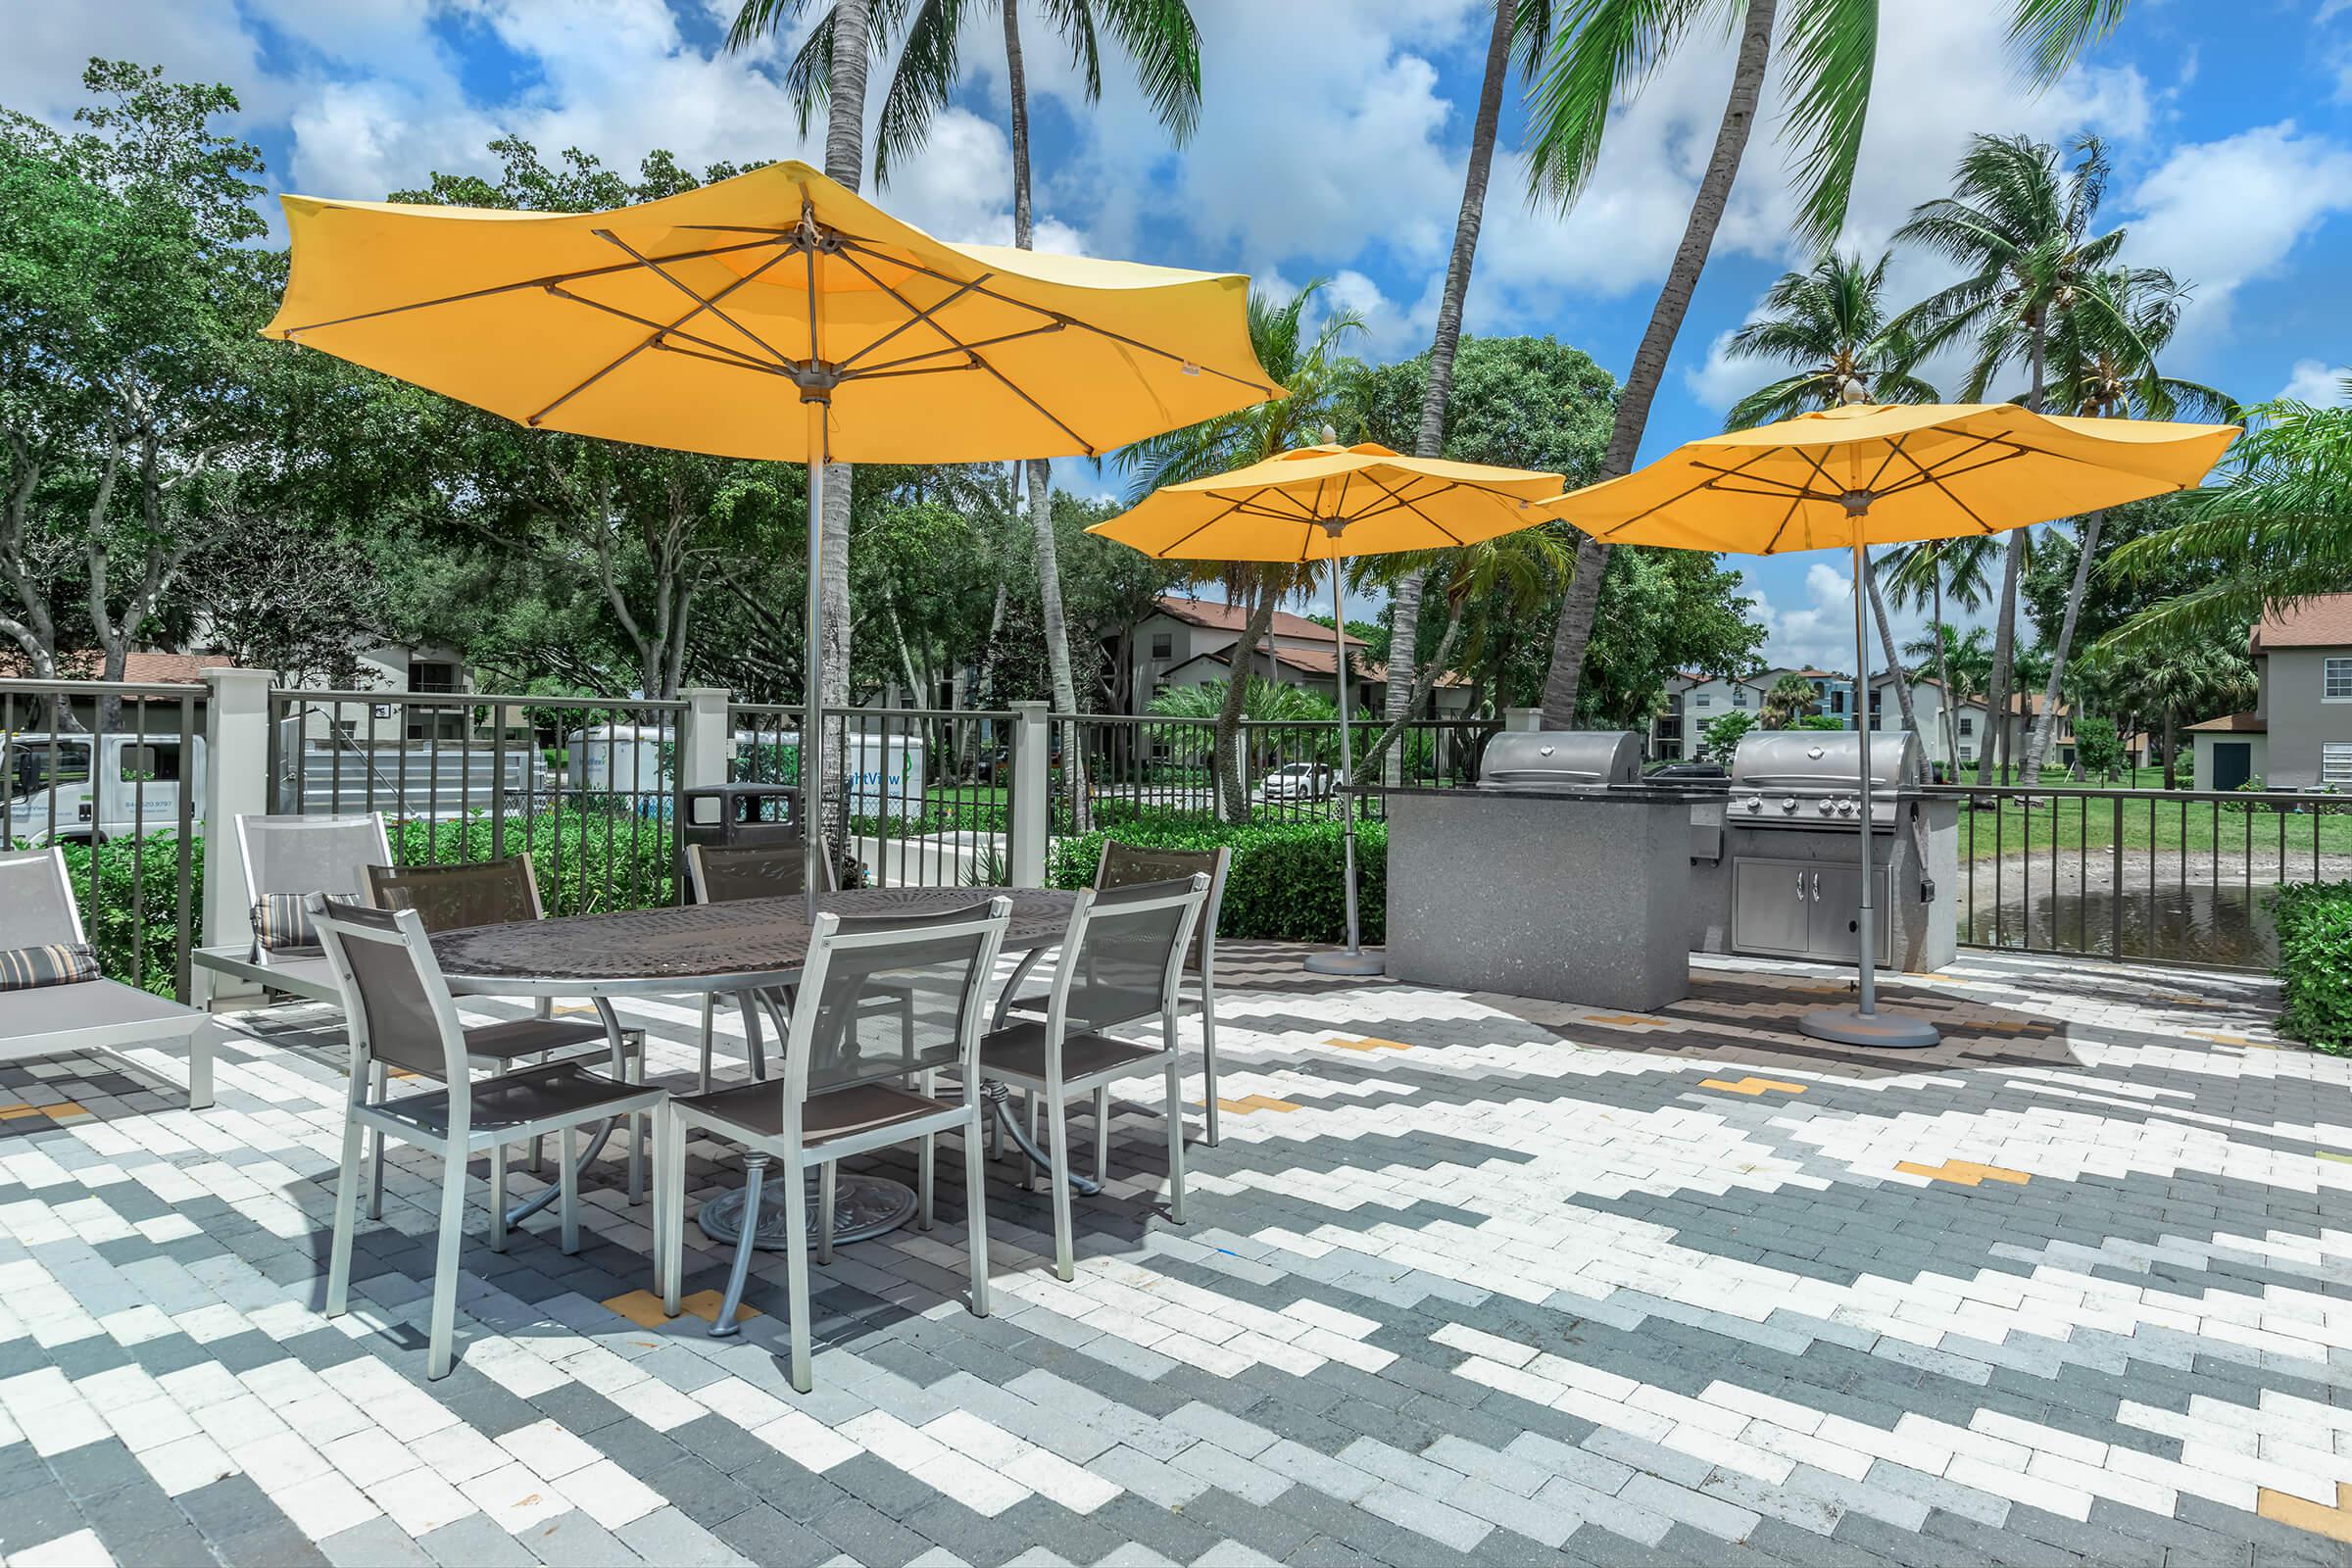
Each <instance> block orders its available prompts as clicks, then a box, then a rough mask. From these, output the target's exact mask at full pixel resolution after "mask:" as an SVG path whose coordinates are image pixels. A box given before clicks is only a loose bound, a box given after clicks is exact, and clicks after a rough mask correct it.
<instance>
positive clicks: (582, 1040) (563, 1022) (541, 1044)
mask: <svg viewBox="0 0 2352 1568" xmlns="http://www.w3.org/2000/svg"><path fill="white" fill-rule="evenodd" d="M608 1044H610V1041H609V1040H608V1038H607V1036H606V1034H605V1026H604V1025H603V1024H602V1023H600V1022H598V1021H597V1020H595V1019H593V1018H511V1019H508V1020H507V1021H506V1022H504V1023H485V1024H477V1025H475V1026H474V1027H473V1028H471V1029H468V1030H466V1055H468V1056H470V1057H472V1058H473V1059H474V1060H476V1061H514V1060H515V1059H516V1058H517V1057H521V1056H535V1055H537V1054H539V1053H540V1052H542V1051H568V1050H570V1049H571V1048H572V1047H574V1046H604V1045H608Z"/></svg>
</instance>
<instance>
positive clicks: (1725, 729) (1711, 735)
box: [1698, 709, 1756, 767]
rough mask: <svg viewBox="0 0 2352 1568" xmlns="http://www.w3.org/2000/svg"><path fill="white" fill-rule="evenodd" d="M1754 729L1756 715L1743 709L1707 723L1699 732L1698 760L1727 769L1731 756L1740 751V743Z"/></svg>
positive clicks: (1719, 716)
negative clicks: (1719, 763)
mask: <svg viewBox="0 0 2352 1568" xmlns="http://www.w3.org/2000/svg"><path fill="white" fill-rule="evenodd" d="M1755 727H1756V715H1755V714H1754V713H1752V712H1750V711H1747V710H1745V709H1735V710H1734V711H1731V712H1729V713H1724V714H1720V715H1718V716H1717V717H1715V718H1711V719H1709V720H1708V721H1707V727H1706V728H1705V729H1703V730H1701V731H1699V742H1698V757H1699V760H1701V761H1707V762H1721V763H1722V764H1723V765H1724V766H1726V767H1729V766H1731V763H1732V755H1733V754H1734V753H1735V752H1737V751H1739V750H1740V740H1741V739H1742V738H1744V737H1745V736H1746V734H1747V732H1748V731H1749V730H1752V729H1754V728H1755Z"/></svg>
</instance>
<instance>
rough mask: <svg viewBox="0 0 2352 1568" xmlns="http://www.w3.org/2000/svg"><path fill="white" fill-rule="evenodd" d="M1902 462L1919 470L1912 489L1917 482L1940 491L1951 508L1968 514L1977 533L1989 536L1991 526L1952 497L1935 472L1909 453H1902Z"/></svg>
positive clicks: (1956, 498)
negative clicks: (1917, 479)
mask: <svg viewBox="0 0 2352 1568" xmlns="http://www.w3.org/2000/svg"><path fill="white" fill-rule="evenodd" d="M1903 461H1904V462H1906V463H1908V464H1910V465H1911V466H1912V467H1914V468H1917V469H1918V470H1919V481H1918V482H1915V483H1914V484H1913V485H1912V488H1914V489H1916V488H1918V483H1919V482H1924V483H1927V484H1932V485H1934V486H1935V487H1936V489H1938V490H1940V491H1942V492H1943V498H1944V499H1945V500H1946V501H1949V502H1950V503H1951V504H1952V505H1953V506H1955V507H1958V508H1959V509H1960V510H1961V511H1962V512H1965V513H1967V514H1968V520H1969V521H1971V522H1973V523H1975V524H1976V525H1977V527H1978V529H1979V531H1981V532H1984V533H1987V534H1989V533H1991V532H1993V531H1994V530H1993V526H1992V524H1991V523H1988V522H1986V521H1985V519H1984V518H1983V517H1980V516H1978V515H1977V509H1976V508H1974V507H1972V506H1970V505H1969V504H1968V503H1967V502H1965V501H1963V500H1961V499H1960V498H1959V497H1958V496H1957V495H1954V494H1953V493H1952V488H1951V486H1949V485H1947V484H1945V483H1944V482H1943V480H1942V479H1941V478H1940V477H1938V476H1937V475H1936V472H1935V471H1934V470H1933V469H1931V468H1929V466H1927V465H1926V464H1924V463H1922V462H1920V461H1919V459H1917V458H1915V457H1913V456H1912V455H1911V454H1910V453H1908V452H1906V453H1904V454H1903ZM1994 461H1995V462H2001V461H2005V460H2002V459H1995V460H1994ZM1991 466H1992V465H1991V464H1989V463H1986V464H1980V465H1978V467H1985V468H1989V467H1991ZM1968 471H1969V472H1971V473H1974V472H1975V471H1976V469H1975V468H1971V469H1970V470H1968Z"/></svg>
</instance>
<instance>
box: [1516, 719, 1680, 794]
mask: <svg viewBox="0 0 2352 1568" xmlns="http://www.w3.org/2000/svg"><path fill="white" fill-rule="evenodd" d="M1641 774H1642V745H1641V739H1640V737H1639V736H1637V735H1636V734H1635V733H1634V732H1633V731H1632V730H1630V729H1624V730H1617V729H1539V730H1505V731H1503V732H1502V733H1501V734H1499V735H1496V736H1495V737H1494V738H1492V739H1491V740H1489V741H1488V742H1487V752H1486V756H1485V758H1484V759H1483V760H1481V761H1480V763H1479V769H1478V782H1479V783H1480V784H1481V785H1482V786H1484V787H1485V788H1488V789H1508V788H1511V787H1512V786H1514V785H1517V786H1521V787H1527V788H1534V787H1538V786H1544V787H1549V788H1553V789H1561V788H1583V789H1603V788H1606V787H1607V786H1609V785H1611V784H1631V783H1633V782H1635V780H1637V779H1638V778H1640V777H1641Z"/></svg>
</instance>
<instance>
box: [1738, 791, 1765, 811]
mask: <svg viewBox="0 0 2352 1568" xmlns="http://www.w3.org/2000/svg"><path fill="white" fill-rule="evenodd" d="M1740 805H1742V806H1744V807H1746V808H1747V809H1749V810H1751V811H1761V810H1762V809H1764V797H1763V796H1761V795H1750V796H1749V797H1748V798H1747V799H1746V800H1744V801H1742V802H1740Z"/></svg>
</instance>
